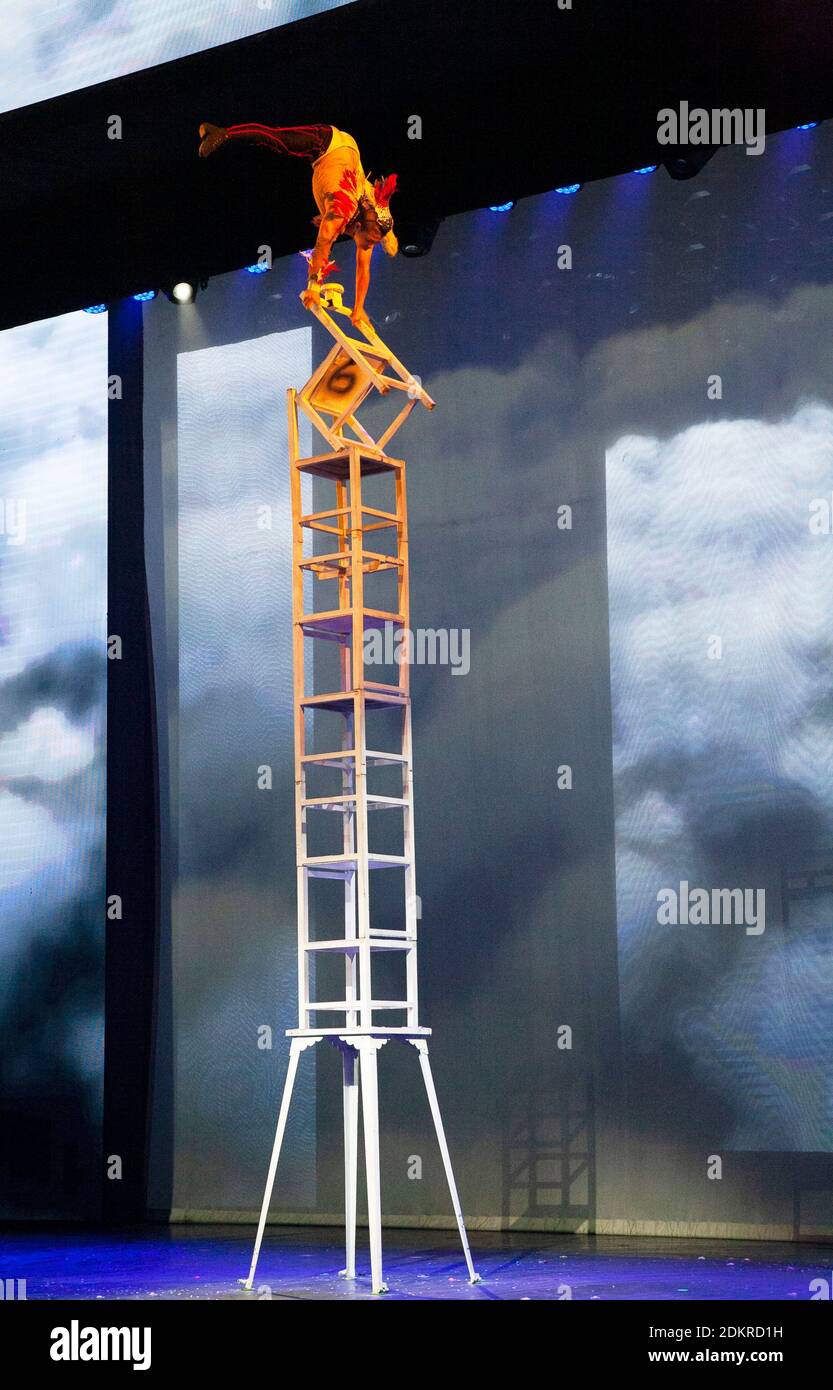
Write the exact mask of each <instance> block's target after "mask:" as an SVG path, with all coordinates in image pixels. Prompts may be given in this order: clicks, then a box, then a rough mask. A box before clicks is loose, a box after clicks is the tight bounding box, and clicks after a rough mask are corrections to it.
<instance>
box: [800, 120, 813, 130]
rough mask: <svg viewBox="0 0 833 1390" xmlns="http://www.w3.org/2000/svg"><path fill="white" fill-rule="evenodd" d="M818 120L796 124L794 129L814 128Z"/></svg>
mask: <svg viewBox="0 0 833 1390" xmlns="http://www.w3.org/2000/svg"><path fill="white" fill-rule="evenodd" d="M817 125H818V121H808V122H807V124H806V125H797V126H796V130H815V128H816V126H817Z"/></svg>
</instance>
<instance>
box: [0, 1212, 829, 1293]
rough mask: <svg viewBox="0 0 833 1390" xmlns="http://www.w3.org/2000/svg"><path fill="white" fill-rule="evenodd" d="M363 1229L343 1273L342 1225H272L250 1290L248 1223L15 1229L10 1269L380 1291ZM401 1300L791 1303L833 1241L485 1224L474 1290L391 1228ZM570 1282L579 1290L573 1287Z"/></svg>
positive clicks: (178, 1286)
mask: <svg viewBox="0 0 833 1390" xmlns="http://www.w3.org/2000/svg"><path fill="white" fill-rule="evenodd" d="M363 1235H364V1236H365V1237H366V1232H363V1231H361V1230H360V1231H359V1258H358V1268H359V1277H358V1278H357V1280H356V1281H355V1283H352V1282H351V1283H347V1282H345V1281H344V1280H343V1279H340V1278H339V1275H338V1271H339V1269H340V1268H341V1266H342V1264H343V1262H344V1260H343V1252H342V1244H341V1241H342V1233H341V1232H340V1231H339V1230H336V1229H333V1228H326V1229H320V1228H314V1227H271V1228H269V1229H268V1230H267V1234H266V1238H265V1240H264V1244H263V1250H262V1253H261V1257H260V1265H259V1268H258V1278H257V1284H256V1289H255V1290H254V1291H253V1292H252V1293H247V1292H246V1291H245V1290H242V1289H240V1288H239V1287H238V1286H237V1280H238V1279H239V1278H241V1277H245V1275H246V1274H247V1273H248V1267H249V1260H250V1258H251V1246H252V1239H253V1236H254V1230H253V1229H250V1228H249V1227H241V1226H172V1227H161V1228H160V1227H147V1228H145V1229H143V1230H141V1231H129V1232H124V1233H122V1234H121V1235H119V1236H114V1235H112V1234H111V1233H109V1232H108V1233H107V1234H102V1233H100V1232H80V1231H79V1230H77V1229H72V1230H69V1229H66V1228H63V1229H61V1230H58V1229H55V1228H49V1229H48V1230H45V1229H42V1230H34V1229H33V1228H31V1227H28V1228H26V1229H25V1230H23V1229H20V1228H17V1229H15V1228H7V1229H6V1230H4V1231H3V1232H2V1234H0V1277H2V1278H6V1279H8V1278H14V1279H25V1280H26V1297H27V1298H28V1299H52V1298H71V1299H144V1298H154V1299H246V1300H250V1299H253V1298H256V1297H259V1298H264V1297H268V1296H270V1295H271V1297H272V1298H274V1299H356V1298H358V1299H366V1298H372V1297H373V1295H372V1294H371V1292H370V1280H369V1269H368V1257H367V1250H366V1248H365V1246H364V1244H363V1242H362V1236H363ZM384 1239H385V1277H386V1279H387V1281H388V1284H389V1286H390V1292H389V1293H387V1294H386V1295H384V1298H385V1300H386V1301H387V1300H389V1299H443V1298H452V1299H479V1300H482V1299H500V1300H507V1299H545V1300H546V1299H553V1300H554V1299H559V1298H564V1297H572V1298H574V1299H603V1300H617V1299H648V1300H654V1299H660V1300H674V1301H688V1300H700V1299H709V1300H712V1299H714V1300H718V1299H731V1300H734V1299H741V1300H744V1299H749V1300H760V1299H789V1300H795V1301H798V1302H802V1301H805V1300H809V1298H810V1296H811V1291H810V1282H811V1280H812V1279H815V1278H822V1279H828V1280H829V1279H830V1278H831V1268H833V1247H830V1246H823V1245H806V1244H801V1245H791V1244H769V1243H766V1242H760V1241H756V1242H741V1241H682V1240H636V1239H631V1238H624V1237H617V1236H610V1237H601V1236H600V1237H592V1236H567V1235H539V1234H535V1235H530V1234H527V1233H521V1232H518V1233H512V1234H506V1235H501V1234H495V1233H493V1232H474V1233H473V1234H472V1249H473V1253H474V1260H475V1266H476V1268H477V1269H478V1271H479V1273H480V1274H481V1275H482V1278H483V1283H482V1284H478V1285H476V1286H474V1287H472V1286H470V1285H469V1284H468V1282H467V1279H466V1272H465V1266H464V1264H463V1261H462V1258H461V1256H460V1253H459V1250H458V1248H457V1246H456V1245H455V1243H454V1240H453V1239H452V1236H451V1233H450V1232H445V1231H442V1232H437V1231H400V1230H387V1231H385V1233H384ZM567 1289H569V1291H570V1292H569V1293H567V1292H566V1290H567Z"/></svg>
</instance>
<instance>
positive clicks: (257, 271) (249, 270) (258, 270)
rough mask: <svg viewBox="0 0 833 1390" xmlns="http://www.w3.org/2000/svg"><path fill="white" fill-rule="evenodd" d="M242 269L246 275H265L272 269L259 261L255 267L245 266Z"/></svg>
mask: <svg viewBox="0 0 833 1390" xmlns="http://www.w3.org/2000/svg"><path fill="white" fill-rule="evenodd" d="M243 269H244V270H245V272H246V274H247V275H265V274H266V272H267V270H271V269H272V267H271V266H270V265H264V264H263V263H262V262H261V261H258V262H257V264H256V265H247V266H244V267H243Z"/></svg>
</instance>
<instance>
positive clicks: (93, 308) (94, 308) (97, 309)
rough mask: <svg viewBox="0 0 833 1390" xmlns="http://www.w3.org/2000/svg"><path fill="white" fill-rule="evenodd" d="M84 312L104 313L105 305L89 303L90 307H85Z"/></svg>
mask: <svg viewBox="0 0 833 1390" xmlns="http://www.w3.org/2000/svg"><path fill="white" fill-rule="evenodd" d="M84 313H85V314H106V313H107V305H106V304H91V305H90V307H89V308H88V309H85V310H84Z"/></svg>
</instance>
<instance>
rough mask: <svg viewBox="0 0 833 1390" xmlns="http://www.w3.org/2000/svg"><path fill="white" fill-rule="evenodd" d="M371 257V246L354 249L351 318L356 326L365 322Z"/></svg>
mask: <svg viewBox="0 0 833 1390" xmlns="http://www.w3.org/2000/svg"><path fill="white" fill-rule="evenodd" d="M372 255H373V247H372V246H357V247H356V299H355V303H354V305H353V313H352V314H351V318H352V321H353V323H355V324H356V325H357V326H358V324H360V323H362V322H366V315H365V312H364V301H365V296H366V295H367V291H368V289H369V288H370V258H371V256H372Z"/></svg>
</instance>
